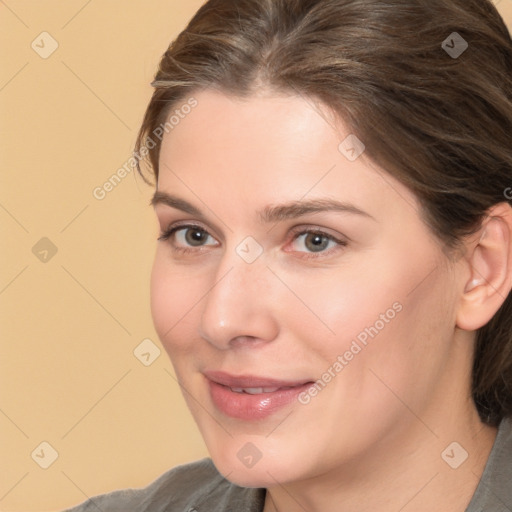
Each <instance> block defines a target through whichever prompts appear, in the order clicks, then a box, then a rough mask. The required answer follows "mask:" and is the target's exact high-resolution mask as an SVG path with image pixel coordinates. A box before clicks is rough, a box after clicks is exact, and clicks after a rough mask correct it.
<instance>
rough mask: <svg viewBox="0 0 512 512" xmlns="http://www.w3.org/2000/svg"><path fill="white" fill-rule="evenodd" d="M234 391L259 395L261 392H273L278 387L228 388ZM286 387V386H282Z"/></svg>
mask: <svg viewBox="0 0 512 512" xmlns="http://www.w3.org/2000/svg"><path fill="white" fill-rule="evenodd" d="M229 389H231V391H234V392H235V393H248V394H249V395H260V394H261V393H273V392H274V391H277V390H278V389H280V388H229ZM283 389H288V388H283Z"/></svg>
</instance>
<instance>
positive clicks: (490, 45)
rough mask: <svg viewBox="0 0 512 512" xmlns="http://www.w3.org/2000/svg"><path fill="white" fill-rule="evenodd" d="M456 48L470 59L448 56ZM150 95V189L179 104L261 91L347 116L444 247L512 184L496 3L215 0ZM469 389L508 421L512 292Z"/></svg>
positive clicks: (506, 50)
mask: <svg viewBox="0 0 512 512" xmlns="http://www.w3.org/2000/svg"><path fill="white" fill-rule="evenodd" d="M454 32H456V33H457V34H453V33H454ZM454 38H455V39H454ZM461 38H462V39H463V40H464V41H465V42H466V43H467V45H468V46H467V48H466V50H465V51H463V53H461V54H454V53H453V52H452V53H450V49H451V48H453V49H456V48H458V49H459V53H460V48H463V47H461V46H456V41H457V40H458V41H461V42H462V39H461ZM454 41H455V42H454ZM443 42H444V43H443ZM152 85H153V86H154V87H155V91H154V93H153V96H152V98H151V101H150V103H149V105H148V108H147V110H146V113H145V116H144V120H143V123H142V126H141V129H140V132H139V135H138V138H137V142H136V148H135V150H136V156H138V159H137V162H138V161H139V158H140V154H142V152H141V150H142V149H144V148H150V149H149V151H147V154H148V156H149V161H150V165H151V168H152V171H153V173H154V176H155V178H156V179H158V158H159V151H160V144H161V138H162V135H161V131H162V130H161V129H160V130H159V128H158V127H161V126H163V125H164V124H165V123H166V121H167V119H168V116H169V113H170V110H171V109H172V108H174V107H175V106H177V104H178V103H179V102H184V99H185V98H187V97H190V95H191V94H192V93H195V92H197V91H200V90H201V89H205V88H210V89H217V90H220V91H222V92H225V93H228V94H232V95H236V96H238V97H241V98H246V97H249V96H251V95H252V94H257V93H258V91H259V90H261V89H263V88H265V89H269V90H273V91H276V92H284V93H291V94H300V95H303V96H305V97H309V98H312V99H315V100H320V102H322V103H323V104H324V105H327V106H328V108H329V109H331V112H333V113H334V114H335V115H338V116H340V118H341V119H343V121H344V123H345V124H346V125H347V126H348V127H349V128H350V131H351V132H352V133H353V134H355V135H356V136H357V137H358V138H359V139H360V140H361V141H363V142H364V144H365V146H366V150H365V156H366V157H368V158H370V159H371V160H373V161H374V162H376V163H377V164H378V165H379V166H380V167H383V168H384V169H386V171H387V172H389V173H390V174H391V175H393V176H394V177H395V178H397V179H398V180H400V181H401V182H402V183H404V184H405V185H406V186H408V187H409V188H410V189H411V190H412V191H413V192H414V193H415V194H416V195H417V197H418V198H419V200H420V203H421V205H422V208H423V212H422V215H423V217H424V219H425V222H426V223H427V224H428V225H429V226H430V227H431V229H432V230H433V232H434V233H435V234H436V235H437V236H438V237H439V239H440V240H441V241H442V242H443V245H444V246H445V247H448V248H453V247H456V246H457V245H458V243H459V241H460V240H461V238H462V237H464V236H465V235H468V234H470V233H472V232H474V231H475V230H476V229H478V227H479V225H480V223H481V221H482V219H483V217H484V216H485V214H486V211H487V210H488V209H489V208H490V207H491V206H492V205H494V204H497V203H499V202H502V201H504V200H506V198H505V196H506V195H508V194H506V193H504V191H506V190H510V187H511V186H512V40H511V38H510V34H509V32H508V30H507V28H506V26H505V24H504V23H503V20H502V19H501V17H500V15H499V13H498V12H497V10H496V9H495V7H494V6H493V5H492V3H491V2H490V1H488V0H409V1H407V2H404V1H403V0H209V1H207V2H206V3H205V4H204V5H203V6H202V7H201V8H200V9H199V10H198V11H197V13H196V14H195V15H194V17H193V18H192V19H191V21H190V22H189V24H188V26H187V27H186V29H185V30H184V31H183V32H181V33H180V34H179V35H178V37H177V38H176V39H175V40H174V41H173V42H172V43H171V45H170V46H169V48H168V49H167V51H166V52H165V54H164V55H163V57H162V59H161V62H160V64H159V68H158V71H157V73H156V76H155V80H154V82H153V83H152ZM166 131H167V130H166ZM155 134H156V137H155ZM155 139H156V140H155ZM150 143H151V145H150ZM139 153H140V154H139ZM137 167H138V171H139V172H140V173H141V175H142V176H143V178H144V175H143V172H142V170H141V166H140V165H137ZM144 179H145V178H144ZM146 181H147V180H146ZM508 199H509V200H510V199H511V197H508ZM472 392H473V398H474V400H475V404H476V406H477V409H478V412H479V414H480V417H481V419H482V420H483V421H484V422H486V423H488V424H491V425H497V424H499V422H500V421H501V419H502V418H503V417H505V416H512V295H511V294H509V296H508V297H507V299H506V300H505V302H504V304H503V305H502V307H501V308H500V310H499V311H498V312H497V313H496V315H495V316H494V318H493V319H492V320H491V321H490V322H489V323H488V324H487V325H486V326H484V327H482V328H481V329H479V331H478V333H477V342H476V351H475V358H474V367H473V383H472Z"/></svg>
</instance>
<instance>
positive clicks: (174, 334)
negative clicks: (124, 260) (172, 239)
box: [150, 249, 204, 355]
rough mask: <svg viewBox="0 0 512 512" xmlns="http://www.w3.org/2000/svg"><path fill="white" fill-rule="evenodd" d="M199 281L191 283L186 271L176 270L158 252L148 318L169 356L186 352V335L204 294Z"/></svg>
mask: <svg viewBox="0 0 512 512" xmlns="http://www.w3.org/2000/svg"><path fill="white" fill-rule="evenodd" d="M200 283H201V280H200V279H191V278H190V277H189V275H188V273H187V272H186V271H183V270H182V271H180V270H179V269H178V270H177V267H173V266H172V264H171V263H170V262H169V261H168V260H167V258H166V257H165V254H164V251H163V250H161V249H158V250H157V253H156V255H155V260H154V263H153V269H152V272H151V292H150V296H151V314H152V317H153V323H154V326H155V329H156V331H157V333H158V336H159V337H160V341H161V342H162V344H163V345H164V347H165V349H166V350H167V352H168V353H169V355H171V354H172V353H173V352H174V351H175V350H179V349H186V348H187V345H188V341H187V340H190V339H192V338H191V335H190V334H189V335H188V336H187V335H184V334H185V333H192V332H193V330H194V329H197V325H196V324H194V323H193V322H192V319H193V318H194V313H195V310H196V309H197V307H198V306H199V303H200V300H201V297H202V295H204V292H202V289H201V284H200Z"/></svg>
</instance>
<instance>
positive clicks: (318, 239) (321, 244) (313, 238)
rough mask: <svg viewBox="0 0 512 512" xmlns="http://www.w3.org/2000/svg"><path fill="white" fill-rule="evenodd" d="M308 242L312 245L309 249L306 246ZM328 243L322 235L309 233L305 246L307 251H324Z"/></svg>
mask: <svg viewBox="0 0 512 512" xmlns="http://www.w3.org/2000/svg"><path fill="white" fill-rule="evenodd" d="M308 241H310V242H311V243H312V244H313V245H312V246H311V247H309V246H308ZM328 243H329V240H327V238H325V237H324V236H323V235H319V234H315V233H312V234H311V233H310V234H309V235H308V236H307V237H306V246H308V249H312V250H313V251H315V252H318V251H319V250H322V249H325V248H326V247H327V244H328Z"/></svg>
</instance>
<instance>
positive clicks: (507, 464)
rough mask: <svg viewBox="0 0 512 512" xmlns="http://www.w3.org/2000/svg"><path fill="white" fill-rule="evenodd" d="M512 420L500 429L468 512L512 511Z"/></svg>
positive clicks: (509, 419)
mask: <svg viewBox="0 0 512 512" xmlns="http://www.w3.org/2000/svg"><path fill="white" fill-rule="evenodd" d="M511 482H512V418H504V419H503V420H502V421H501V423H500V425H499V428H498V434H497V436H496V439H495V441H494V445H493V447H492V450H491V453H490V454H489V458H488V460H487V464H486V466H485V469H484V472H483V474H482V477H481V479H480V483H479V484H478V487H477V488H476V491H475V494H474V496H473V499H472V500H471V502H470V504H469V506H468V508H467V509H466V512H480V511H482V510H485V511H486V512H508V511H510V510H512V486H511V485H510V483H511Z"/></svg>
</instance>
